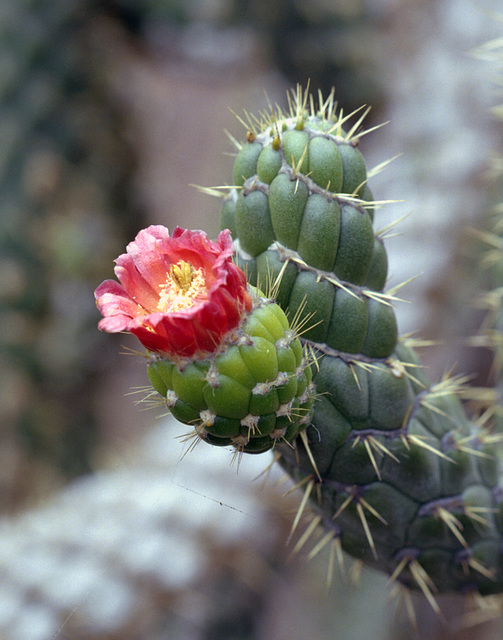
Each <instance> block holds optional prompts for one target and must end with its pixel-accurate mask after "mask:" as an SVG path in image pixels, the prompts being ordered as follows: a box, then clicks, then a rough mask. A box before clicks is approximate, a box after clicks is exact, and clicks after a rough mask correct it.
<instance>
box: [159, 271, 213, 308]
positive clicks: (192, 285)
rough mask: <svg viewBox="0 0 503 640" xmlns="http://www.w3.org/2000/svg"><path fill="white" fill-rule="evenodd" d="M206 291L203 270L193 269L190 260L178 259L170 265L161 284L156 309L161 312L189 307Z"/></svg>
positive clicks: (204, 294)
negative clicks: (164, 280) (178, 260)
mask: <svg viewBox="0 0 503 640" xmlns="http://www.w3.org/2000/svg"><path fill="white" fill-rule="evenodd" d="M206 293H207V289H206V282H205V279H204V275H203V270H202V269H194V267H193V266H192V264H190V262H185V261H184V260H180V262H178V264H172V265H171V266H170V268H169V273H168V274H167V275H166V282H165V283H164V284H163V285H161V293H160V295H159V303H158V305H157V309H158V310H159V311H162V312H163V313H170V312H171V313H172V312H176V311H180V310H181V309H189V308H190V307H192V306H193V305H194V304H196V299H199V300H200V299H201V297H204V296H206Z"/></svg>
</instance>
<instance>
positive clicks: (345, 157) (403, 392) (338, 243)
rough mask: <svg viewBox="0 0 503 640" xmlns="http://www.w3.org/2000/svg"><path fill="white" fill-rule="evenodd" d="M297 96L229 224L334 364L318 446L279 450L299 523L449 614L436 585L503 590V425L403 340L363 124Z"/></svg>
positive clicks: (267, 139) (314, 437)
mask: <svg viewBox="0 0 503 640" xmlns="http://www.w3.org/2000/svg"><path fill="white" fill-rule="evenodd" d="M289 104H290V107H289V109H288V110H286V111H283V110H282V109H281V108H279V107H271V108H270V110H269V111H268V112H267V113H262V114H260V116H259V117H253V116H252V117H248V119H247V121H246V122H244V124H245V126H247V128H248V133H247V138H246V141H245V142H243V143H242V144H241V143H236V146H237V147H238V153H237V156H236V160H235V164H234V176H233V182H234V187H232V188H229V194H228V195H227V196H226V197H225V200H224V204H223V207H222V226H224V227H229V228H231V229H232V230H233V232H234V234H235V237H236V257H237V260H238V264H240V265H241V266H242V268H244V269H245V270H246V271H247V273H248V277H249V278H250V280H251V281H252V282H261V281H264V280H267V279H268V278H269V279H271V278H272V280H273V281H274V282H275V287H276V288H277V290H278V298H277V300H278V303H279V304H281V305H282V307H283V308H284V310H285V311H286V312H287V313H288V314H289V315H290V317H294V316H296V317H300V318H301V322H302V321H303V322H304V325H305V327H306V329H305V332H304V334H303V336H302V338H303V341H304V343H305V344H306V345H307V346H308V348H309V349H311V351H312V353H313V354H315V357H316V358H317V360H318V366H317V371H315V374H314V378H313V381H314V384H315V386H316V390H317V393H318V394H319V397H318V399H317V401H316V402H315V405H314V416H313V419H312V424H311V426H310V427H308V429H307V431H306V433H307V436H308V442H307V443H306V441H305V440H304V441H302V442H301V441H298V442H297V443H296V447H295V449H292V448H290V447H286V446H283V445H281V446H279V447H277V449H276V451H277V456H278V459H279V461H280V463H281V464H282V465H283V466H284V467H285V469H286V470H287V471H288V472H289V473H290V474H291V475H292V477H293V478H294V479H295V481H296V482H297V483H298V484H299V486H302V487H304V500H303V501H302V505H301V507H300V509H299V513H298V517H297V520H298V518H300V516H301V514H302V512H303V509H304V508H305V505H306V501H307V499H309V500H310V503H311V505H312V506H313V510H314V515H313V519H312V521H311V525H310V527H309V528H308V531H310V532H311V533H313V532H314V530H315V525H318V524H320V525H322V527H323V528H324V529H325V530H326V532H327V533H326V535H325V537H323V538H322V544H321V546H323V545H325V544H326V545H329V544H330V545H333V546H334V548H336V549H337V548H339V549H343V550H344V551H347V552H348V553H350V554H351V555H353V556H355V557H356V558H358V559H361V560H363V561H364V562H365V563H367V564H370V565H372V566H375V567H377V568H379V569H381V570H383V571H386V572H387V573H389V574H390V575H391V579H392V581H393V582H399V583H401V584H403V585H406V586H407V587H410V588H412V589H420V590H421V591H422V592H423V593H424V595H425V596H426V598H427V599H428V601H429V602H430V604H431V606H432V607H433V608H434V609H435V610H437V611H439V608H438V604H437V602H436V600H435V595H434V594H436V593H444V592H458V593H460V592H466V591H479V592H480V593H482V594H488V593H493V592H501V591H502V590H503V556H502V554H501V535H502V532H503V521H502V519H501V514H502V513H503V493H502V490H501V486H500V475H501V474H500V470H499V465H498V459H497V453H496V452H497V450H498V443H499V442H500V440H501V434H500V433H498V430H497V429H496V428H495V425H494V421H493V420H492V419H491V418H490V417H489V412H488V413H486V414H484V416H483V417H481V418H480V419H478V420H477V419H474V421H471V420H470V418H469V417H468V416H467V415H466V413H465V411H464V409H463V406H462V403H461V400H460V398H459V395H460V392H461V390H462V388H463V380H462V379H461V378H459V377H456V376H449V375H447V376H446V377H445V378H444V379H443V380H442V381H441V382H439V383H436V384H433V383H432V382H430V381H429V379H428V377H427V376H426V374H425V372H424V370H423V368H422V365H421V362H420V359H419V357H418V355H417V354H416V352H415V350H414V348H413V347H414V340H411V339H407V338H401V339H398V341H397V327H396V322H395V318H394V312H393V308H392V304H393V302H394V301H395V299H396V290H394V291H388V292H385V291H383V288H384V284H385V280H386V263H387V260H386V253H385V250H384V245H383V242H382V237H380V236H379V235H375V236H374V231H373V230H372V218H373V215H372V214H373V210H374V209H375V208H376V207H378V206H379V205H380V204H381V203H380V202H379V201H376V200H374V199H373V197H372V194H371V192H370V190H369V188H368V185H367V180H368V179H369V177H371V174H369V173H368V172H367V171H366V168H365V162H364V159H363V156H362V155H361V153H360V152H359V151H358V149H357V146H358V142H359V139H360V137H361V136H363V135H365V134H366V133H368V131H365V130H363V129H362V121H363V117H358V115H357V114H351V115H350V116H343V115H342V112H337V111H336V108H335V104H334V98H333V94H331V95H330V96H329V97H328V98H327V99H323V98H322V97H321V95H320V96H319V101H318V103H317V104H316V102H315V100H314V98H313V97H312V96H310V95H309V94H308V92H307V90H306V91H302V90H301V89H300V87H298V89H297V91H296V92H292V95H291V96H289ZM352 119H353V121H354V122H353V123H351V120H352ZM210 192H211V191H210ZM213 193H214V192H213ZM498 228H499V227H498ZM490 239H491V242H492V244H493V245H494V248H493V251H494V252H496V254H497V260H496V259H495V262H496V263H497V264H499V262H500V260H501V247H500V245H499V243H500V239H499V237H498V236H496V235H495V234H493V235H492V236H491V238H490ZM493 257H494V256H493ZM497 264H496V267H497ZM496 270H497V269H496ZM498 291H499V290H498V289H497V290H496V293H493V294H492V295H493V296H499V293H498ZM302 319H303V320H302ZM498 322H499V318H498V319H497V320H496V324H495V326H494V327H493V332H494V333H493V335H494V334H495V335H496V336H499V338H498V339H497V340H496V342H495V343H494V345H493V346H497V345H498V344H500V342H501V336H500V329H499V327H498V324H497V323H498ZM495 404H496V407H495V409H494V410H495V411H498V410H499V409H498V408H497V402H496V403H495ZM301 540H302V544H305V542H306V540H307V536H303V537H302V538H301ZM317 548H318V547H317Z"/></svg>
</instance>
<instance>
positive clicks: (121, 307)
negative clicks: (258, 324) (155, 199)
mask: <svg viewBox="0 0 503 640" xmlns="http://www.w3.org/2000/svg"><path fill="white" fill-rule="evenodd" d="M126 251H127V253H123V254H122V255H120V256H119V257H118V258H117V259H116V260H115V263H116V266H115V270H114V271H115V275H116V276H117V278H118V280H119V282H116V281H115V280H105V282H103V283H102V284H101V285H100V286H99V287H98V288H97V289H96V291H95V293H94V295H95V298H96V306H97V307H98V310H99V311H100V313H101V314H102V316H103V318H102V319H101V320H100V322H99V324H98V328H99V329H100V330H101V331H106V332H109V333H117V332H120V331H127V332H129V333H132V334H134V335H135V336H136V337H137V338H138V339H139V340H140V342H141V343H142V344H143V346H144V347H146V348H147V349H148V350H149V351H153V352H156V353H159V354H165V355H167V356H168V357H170V356H171V357H173V358H180V357H182V358H194V357H204V356H205V355H207V354H209V353H213V352H214V351H216V350H217V349H218V347H219V346H220V345H221V344H222V343H223V342H224V341H225V339H226V336H227V334H228V333H229V332H231V331H232V330H234V329H236V328H237V327H238V326H239V324H240V323H241V321H242V319H243V317H244V315H245V314H246V313H247V312H249V311H250V310H251V306H252V304H251V299H250V296H249V294H248V291H247V283H246V277H245V275H244V273H243V272H242V271H241V269H239V268H238V267H237V266H236V265H235V264H234V263H233V262H232V254H233V245H232V238H231V235H230V231H229V230H228V229H226V230H225V231H221V232H220V233H219V235H218V238H217V240H216V242H213V241H211V240H210V239H209V238H208V236H207V235H206V234H205V233H204V232H203V231H190V230H188V229H181V228H180V227H176V229H175V230H174V231H173V235H172V236H170V234H169V231H168V229H167V228H166V227H163V226H161V225H152V226H150V227H147V228H146V229H143V230H141V231H140V232H139V233H138V235H137V236H136V238H135V240H134V241H133V242H131V243H129V244H128V246H127V248H126Z"/></svg>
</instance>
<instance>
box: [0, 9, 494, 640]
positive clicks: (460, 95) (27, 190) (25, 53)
mask: <svg viewBox="0 0 503 640" xmlns="http://www.w3.org/2000/svg"><path fill="white" fill-rule="evenodd" d="M498 5H499V2H498V0H482V1H480V0H443V1H442V2H441V3H440V2H436V1H435V0H414V2H412V1H411V0H367V1H364V0H346V1H343V0H332V1H328V0H312V1H310V2H302V1H299V0H278V1H277V2H266V1H265V0H243V1H241V2H240V1H239V0H145V1H141V0H115V1H114V0H109V1H106V0H101V1H99V0H96V1H93V0H87V1H86V0H3V2H2V3H1V5H0V141H1V144H0V313H1V324H0V513H1V520H0V638H1V639H2V640H4V638H5V640H38V639H40V640H55V639H65V640H66V639H68V640H70V639H71V640H80V639H82V640H84V639H86V640H87V639H91V638H93V639H96V640H98V639H101V638H103V639H105V638H106V639H109V640H110V639H112V640H113V639H115V638H121V640H133V639H138V640H143V639H145V640H157V639H160V638H174V639H175V640H185V639H187V640H189V639H190V640H192V639H194V640H199V639H201V640H202V639H207V640H210V639H211V640H213V639H215V640H227V639H229V640H231V639H233V640H234V639H236V640H237V639H238V638H239V639H252V638H253V639H257V640H259V639H262V638H264V639H269V638H270V639H272V640H276V639H282V638H287V637H288V638H289V639H290V640H297V639H299V640H300V639H301V638H320V639H321V640H324V639H325V638H327V639H329V638H330V639H332V638H338V639H339V638H340V639H341V640H351V639H352V638H361V637H363V636H368V637H374V638H381V637H382V638H389V637H393V638H397V639H398V638H402V637H403V638H406V637H409V636H408V635H407V634H409V633H410V630H409V628H408V626H407V624H406V622H405V621H403V620H402V619H401V618H399V619H398V622H396V621H393V620H392V616H391V614H390V610H389V609H388V607H387V604H386V596H385V594H384V591H385V590H384V586H385V583H386V581H385V580H384V579H383V578H382V577H380V576H377V575H375V574H371V573H369V574H368V575H367V577H366V579H365V580H364V581H363V583H362V586H360V587H359V588H357V589H356V590H355V591H354V592H353V591H349V592H348V591H347V589H346V588H345V587H344V586H340V585H341V584H342V583H341V581H339V583H340V584H339V583H337V584H336V586H335V587H333V591H332V592H331V593H330V594H329V596H328V598H326V595H325V590H324V588H323V581H324V579H325V578H324V576H322V577H320V573H322V574H324V573H326V564H327V562H328V560H327V558H326V557H325V558H324V559H322V560H320V561H319V563H318V564H317V563H316V562H313V563H311V564H309V565H308V566H305V565H303V564H302V563H299V562H297V561H296V560H293V561H291V562H290V563H287V562H286V557H287V556H288V554H289V552H290V550H291V549H288V548H286V547H285V544H284V541H285V539H286V538H287V536H288V527H289V523H290V521H291V516H290V514H289V511H290V510H292V509H294V508H295V500H293V502H292V501H289V500H286V499H285V500H283V501H282V504H283V505H284V507H283V508H282V509H281V510H279V511H278V508H277V502H278V500H277V498H278V494H279V493H284V488H278V487H277V486H276V484H275V483H274V482H272V481H271V482H270V483H269V484H268V485H267V487H266V488H264V487H262V486H261V487H260V488H258V487H257V483H253V484H252V483H251V478H253V477H254V476H255V475H258V474H259V473H260V471H261V470H262V469H263V468H264V467H265V466H266V465H267V463H268V460H265V461H264V460H262V458H260V459H254V460H253V461H250V460H243V461H242V463H241V467H240V470H239V474H237V473H236V468H235V467H234V468H233V469H229V468H228V462H229V459H230V458H229V456H227V455H226V454H225V453H224V452H222V451H218V452H216V453H215V452H213V451H210V452H209V451H207V450H203V448H204V447H203V446H201V447H198V448H197V450H196V451H195V452H192V453H191V454H189V455H187V456H186V457H185V458H184V459H183V460H182V461H181V462H179V458H180V457H181V455H182V454H183V452H184V447H183V444H182V443H181V442H180V441H179V440H176V438H175V436H177V435H180V434H183V427H182V429H180V426H179V425H175V424H173V423H171V422H169V421H168V420H167V419H161V420H160V419H159V416H158V413H156V412H155V411H143V410H142V405H141V404H140V405H139V406H137V405H136V404H135V402H136V400H138V399H140V398H141V395H140V394H141V387H142V385H145V384H146V382H147V379H146V374H145V368H144V363H143V362H142V360H141V359H140V358H138V357H135V356H134V355H131V353H130V352H128V350H130V349H133V350H134V349H135V348H136V346H137V345H136V343H135V341H134V340H130V339H129V338H128V337H127V336H122V335H121V336H110V335H103V334H100V333H99V332H98V331H97V328H96V324H97V321H98V319H99V318H98V313H97V311H96V309H95V306H94V298H93V291H94V289H95V288H96V286H97V285H98V284H99V283H100V282H101V281H102V280H103V279H106V278H110V277H113V259H114V258H115V257H117V255H119V254H120V253H122V252H123V251H124V249H125V245H126V244H127V242H129V241H130V240H132V239H133V238H134V236H135V235H136V233H137V232H138V230H140V229H141V228H143V227H144V226H146V225H148V224H164V225H166V226H168V227H169V228H170V229H171V228H173V227H174V226H176V225H180V226H184V227H188V228H203V229H205V230H206V231H207V232H208V233H209V234H210V235H211V236H213V237H214V236H216V234H217V232H218V229H219V209H220V203H219V201H218V199H213V198H211V197H209V196H208V195H204V194H202V193H200V192H199V191H198V190H197V189H195V188H194V187H192V186H189V185H191V184H198V185H203V186H214V185H221V184H226V183H228V182H229V181H230V179H231V167H232V161H233V159H232V157H231V156H230V155H229V154H230V153H232V151H233V148H232V145H231V144H230V143H229V140H228V139H227V138H226V136H225V133H224V130H226V129H227V130H229V131H230V132H231V133H232V135H234V136H235V137H236V138H238V139H242V138H243V136H244V135H245V133H246V132H245V131H244V129H243V127H242V126H241V125H240V123H239V122H238V120H237V119H236V118H235V117H234V115H233V114H232V112H231V109H232V111H234V112H235V113H237V114H240V113H242V111H243V109H245V108H246V109H247V110H248V111H250V112H252V113H253V112H257V111H259V110H260V109H264V108H266V106H267V103H268V100H270V101H271V102H273V103H274V102H278V103H280V104H284V103H285V101H286V100H285V95H286V91H287V90H288V89H289V88H291V87H292V86H295V84H296V83H302V84H304V85H305V84H306V82H307V81H308V80H310V87H311V90H312V91H313V92H317V91H318V89H320V90H321V91H322V92H323V94H324V95H327V94H328V93H329V92H330V90H331V88H332V87H335V93H336V97H337V99H338V102H339V106H340V107H341V108H343V109H344V112H345V113H348V112H351V111H353V110H354V109H356V108H358V107H359V106H361V105H362V104H366V105H372V111H371V112H370V114H369V116H368V117H367V122H366V124H367V126H368V127H370V126H374V125H377V124H379V123H381V122H386V121H388V120H389V124H387V125H386V126H384V127H383V128H381V129H379V130H378V131H376V132H375V133H373V134H372V135H370V136H368V137H365V138H363V140H362V144H361V149H362V151H363V153H364V155H365V156H366V158H367V160H368V166H369V168H372V167H373V166H376V165H378V164H380V163H381V162H383V161H386V160H388V159H390V158H394V157H395V156H398V155H399V154H402V155H400V157H397V158H396V159H395V160H394V161H393V162H392V163H391V164H390V165H389V167H388V168H387V169H386V170H385V171H383V172H382V173H380V174H379V175H378V176H376V177H375V178H374V179H373V182H372V184H371V187H372V189H373V192H374V195H375V197H376V198H377V199H379V200H388V199H390V200H396V201H397V202H394V203H392V204H389V205H386V206H384V207H383V208H382V210H381V211H379V214H378V218H377V227H378V228H380V227H386V226H387V225H388V224H389V223H390V222H392V221H393V220H398V219H400V218H402V217H403V216H406V219H405V220H404V221H403V222H401V223H400V225H398V226H397V227H396V229H395V230H394V231H393V233H394V232H395V231H398V232H400V234H401V235H400V236H399V237H395V238H390V240H389V242H388V244H387V247H388V252H389V256H390V264H391V274H390V285H396V284H398V283H399V282H402V281H404V280H408V279H409V278H412V277H413V276H416V275H417V274H421V277H420V278H418V279H417V280H415V281H414V282H412V283H411V284H410V285H408V286H407V287H406V288H405V289H404V290H403V296H404V297H405V298H406V299H407V300H410V301H411V302H412V304H401V305H399V306H398V308H397V313H398V316H399V323H400V329H401V331H402V333H405V332H410V331H415V330H417V331H418V332H419V333H420V334H421V335H423V336H425V337H428V338H435V339H444V340H445V341H446V342H448V343H449V345H448V346H449V351H447V349H446V348H443V347H439V348H436V349H434V350H431V351H432V352H433V353H432V352H428V351H425V353H424V357H425V360H426V363H427V365H428V367H429V368H430V370H431V374H432V377H438V375H440V374H441V373H442V372H443V371H444V370H445V369H448V368H450V367H451V366H452V365H454V364H455V363H456V362H458V368H459V369H460V370H462V371H469V372H475V373H476V374H477V375H479V378H480V379H482V380H483V379H484V376H485V367H486V366H487V363H488V362H489V359H488V358H486V357H485V356H484V354H483V353H474V352H473V351H470V352H468V351H466V350H465V349H464V348H463V346H462V344H463V343H462V340H460V339H459V338H461V337H463V336H466V335H468V334H469V333H470V332H471V331H473V330H474V326H475V323H476V321H477V317H476V314H475V313H474V312H473V313H472V312H470V311H469V310H468V304H469V302H470V300H471V299H472V298H473V295H474V291H476V289H477V287H478V286H479V283H480V281H479V280H478V277H477V275H476V274H475V273H474V269H473V263H472V262H470V260H471V254H472V253H473V248H472V244H471V242H470V241H468V240H467V236H466V234H465V232H464V229H465V228H466V227H467V226H468V225H483V224H484V223H485V217H486V212H487V210H488V208H489V207H490V205H491V204H492V202H493V201H494V199H497V198H498V197H499V198H501V193H499V194H497V189H495V188H494V187H493V186H492V185H491V183H490V181H489V177H488V175H489V173H490V170H489V169H490V168H491V167H494V162H493V159H494V157H495V154H498V153H501V148H502V143H503V131H502V127H501V124H500V125H498V123H497V121H496V120H495V119H494V118H493V117H492V116H491V113H490V109H491V107H494V106H495V105H496V104H498V103H499V102H500V101H501V95H498V91H499V89H500V88H501V87H499V88H498V85H497V83H495V80H497V78H498V73H500V74H501V68H500V69H499V70H498V66H497V65H496V64H495V63H494V62H490V61H487V60H482V59H481V58H480V56H479V57H477V56H475V55H473V50H476V49H479V48H480V47H481V46H482V45H483V44H484V43H485V42H486V41H488V40H490V39H491V38H496V37H501V33H502V31H503V23H502V22H501V17H500V20H498V19H497V18H495V17H494V15H493V14H492V12H493V11H497V10H501V7H500V6H498ZM500 79H501V77H500ZM486 361H487V362H486ZM208 449H209V447H208ZM273 475H274V474H273ZM276 479H278V478H276ZM273 480H274V478H273ZM212 483H214V487H213V484H212ZM210 488H211V490H210ZM213 489H214V490H213ZM196 514H197V517H196ZM231 534H232V535H231ZM318 565H319V566H318ZM336 582H337V581H336ZM337 585H338V586H337ZM339 601H340V603H341V604H340V606H336V607H334V602H336V603H337V602H339ZM299 602H301V603H302V605H301V606H299ZM449 607H451V608H452V610H453V611H455V613H456V615H457V614H459V611H458V610H457V607H458V604H456V603H452V604H449ZM432 625H433V627H432V628H428V630H427V632H425V633H426V635H425V636H424V637H429V638H432V637H434V634H435V633H437V631H435V629H436V627H435V623H433V622H432ZM438 633H439V634H443V635H441V637H443V638H448V637H451V636H450V635H447V634H448V633H450V632H449V631H446V630H445V629H443V630H441V631H438ZM452 633H453V634H454V633H457V635H456V637H458V638H461V637H463V636H462V635H460V633H462V632H459V633H458V631H457V630H456V631H455V632H454V631H453V632H452ZM477 633H479V634H480V635H479V636H478V637H481V638H482V637H485V636H484V635H483V634H484V633H488V634H491V633H492V635H487V637H491V638H494V637H495V636H494V627H489V631H487V630H486V627H484V626H483V625H482V627H479V631H478V632H477ZM370 634H371V635H370ZM452 637H454V635H453V636H452ZM467 637H468V636H467Z"/></svg>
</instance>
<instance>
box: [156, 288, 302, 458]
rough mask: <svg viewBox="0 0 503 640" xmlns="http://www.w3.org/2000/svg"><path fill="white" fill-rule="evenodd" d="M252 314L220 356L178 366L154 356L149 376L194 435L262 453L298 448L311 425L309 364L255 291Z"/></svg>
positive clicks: (275, 311) (272, 307)
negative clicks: (290, 445)
mask: <svg viewBox="0 0 503 640" xmlns="http://www.w3.org/2000/svg"><path fill="white" fill-rule="evenodd" d="M251 291H252V300H253V309H252V311H251V312H250V314H249V315H248V316H247V318H246V320H245V322H244V323H243V325H242V326H241V327H240V328H239V330H238V331H237V333H236V334H235V335H233V337H232V340H231V342H230V343H225V344H224V345H223V346H222V347H221V348H219V349H218V350H217V351H215V353H212V354H210V355H209V356H207V357H205V358H198V359H197V360H195V361H182V362H177V363H175V362H172V361H171V360H169V359H166V358H163V357H162V356H160V355H152V356H151V359H150V361H149V364H148V367H147V371H148V376H149V379H150V380H151V382H152V385H153V386H154V388H155V390H156V391H157V392H158V393H160V394H161V395H162V396H163V397H164V398H165V401H166V404H167V406H168V408H169V409H170V411H171V412H172V413H173V415H174V416H175V417H176V418H177V419H178V420H179V421H181V422H184V423H186V424H189V425H191V426H193V427H194V432H193V434H192V435H194V436H195V437H197V438H198V439H202V440H205V441H206V442H208V443H210V444H215V445H218V446H226V445H232V446H234V447H235V448H236V449H237V450H238V451H243V452H246V453H261V452H263V451H266V450H268V449H271V448H272V447H274V446H275V445H277V444H278V443H279V442H281V441H286V442H289V441H291V440H294V439H295V438H296V437H297V435H298V434H299V432H300V431H302V430H303V429H305V428H306V426H307V425H308V424H309V423H310V418H311V412H312V411H311V410H312V405H313V401H314V387H313V385H312V383H311V380H312V374H311V367H310V364H309V359H308V358H307V356H306V354H305V353H304V351H303V349H302V347H301V345H300V342H299V338H298V337H297V335H296V333H295V332H294V331H293V330H292V329H290V325H289V322H288V320H287V318H286V316H285V314H284V312H283V311H282V310H281V308H280V307H279V306H278V305H277V304H276V303H274V302H273V301H272V300H270V299H266V298H264V297H263V296H262V295H261V294H260V293H259V292H257V291H256V290H254V289H251Z"/></svg>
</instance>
